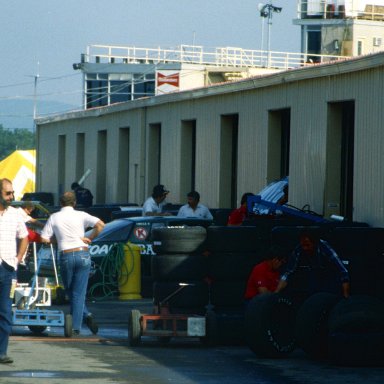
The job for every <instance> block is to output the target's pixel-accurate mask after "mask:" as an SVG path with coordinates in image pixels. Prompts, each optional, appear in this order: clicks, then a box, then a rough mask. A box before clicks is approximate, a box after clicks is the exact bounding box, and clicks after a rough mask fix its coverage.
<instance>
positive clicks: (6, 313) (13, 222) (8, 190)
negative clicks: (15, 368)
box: [0, 179, 28, 364]
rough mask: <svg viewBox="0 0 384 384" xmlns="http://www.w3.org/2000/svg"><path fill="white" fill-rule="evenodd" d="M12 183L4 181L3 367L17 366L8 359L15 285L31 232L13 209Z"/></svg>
mask: <svg viewBox="0 0 384 384" xmlns="http://www.w3.org/2000/svg"><path fill="white" fill-rule="evenodd" d="M14 193H15V192H14V191H13V186H12V182H11V181H10V180H8V179H0V364H9V363H13V359H12V358H11V357H9V356H7V349H8V342H9V335H10V334H11V331H12V301H13V293H12V284H13V283H14V284H15V283H16V269H17V265H18V264H19V263H20V262H21V260H22V258H23V256H24V254H25V252H26V251H27V247H28V230H27V227H26V226H25V224H24V221H23V219H22V217H21V215H20V213H19V211H18V210H17V209H16V208H14V207H11V206H10V205H11V202H12V201H13V199H14Z"/></svg>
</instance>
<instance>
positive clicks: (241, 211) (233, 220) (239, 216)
mask: <svg viewBox="0 0 384 384" xmlns="http://www.w3.org/2000/svg"><path fill="white" fill-rule="evenodd" d="M246 217H247V207H246V206H244V205H242V206H241V207H239V208H236V209H234V210H233V211H232V212H231V213H230V214H229V217H228V222H227V225H240V224H241V223H242V222H243V221H244V219H245V218H246Z"/></svg>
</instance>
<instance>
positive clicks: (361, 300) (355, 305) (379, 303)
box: [328, 295, 384, 333]
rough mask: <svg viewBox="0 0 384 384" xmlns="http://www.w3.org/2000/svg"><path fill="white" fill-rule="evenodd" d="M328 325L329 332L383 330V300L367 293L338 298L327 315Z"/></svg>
mask: <svg viewBox="0 0 384 384" xmlns="http://www.w3.org/2000/svg"><path fill="white" fill-rule="evenodd" d="M328 325H329V330H330V332H331V333H335V332H361V331H367V332H368V331H370V332H377V331H378V332H381V331H384V302H383V300H381V299H379V298H377V297H373V296H367V295H354V296H350V297H349V298H348V299H345V300H340V301H339V302H338V303H337V304H336V305H335V306H334V308H333V309H332V311H331V313H330V315H329V324H328Z"/></svg>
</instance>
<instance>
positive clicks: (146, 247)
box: [137, 244, 156, 256]
mask: <svg viewBox="0 0 384 384" xmlns="http://www.w3.org/2000/svg"><path fill="white" fill-rule="evenodd" d="M137 245H138V246H139V247H140V254H141V255H153V256H154V255H156V252H155V251H154V250H153V247H152V245H153V244H137Z"/></svg>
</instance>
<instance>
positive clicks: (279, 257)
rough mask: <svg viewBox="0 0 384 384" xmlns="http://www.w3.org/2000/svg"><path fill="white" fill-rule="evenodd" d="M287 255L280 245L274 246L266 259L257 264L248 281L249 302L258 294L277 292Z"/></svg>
mask: <svg viewBox="0 0 384 384" xmlns="http://www.w3.org/2000/svg"><path fill="white" fill-rule="evenodd" d="M286 260H287V255H286V253H285V252H284V250H282V249H281V248H280V247H278V246H272V247H271V248H270V249H269V251H268V254H267V256H266V260H264V261H262V262H261V263H259V264H257V265H256V266H255V267H254V268H253V270H252V272H251V274H250V276H249V278H248V282H247V287H246V290H245V295H244V298H245V301H246V303H248V302H249V301H250V300H251V299H252V298H253V297H255V296H256V295H260V294H263V293H266V292H275V291H276V288H277V286H278V284H279V281H280V268H281V266H282V265H283V264H284V263H285V262H286Z"/></svg>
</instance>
